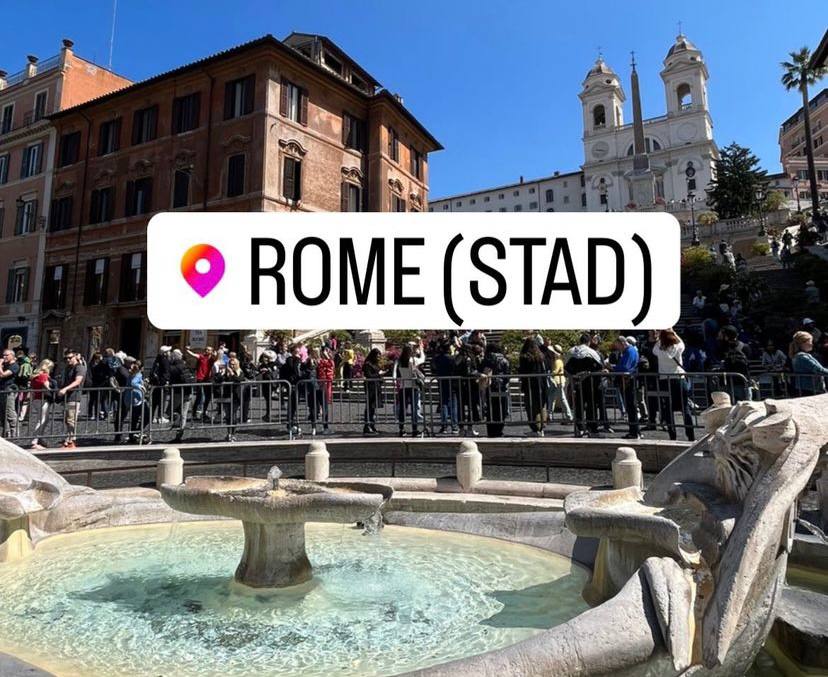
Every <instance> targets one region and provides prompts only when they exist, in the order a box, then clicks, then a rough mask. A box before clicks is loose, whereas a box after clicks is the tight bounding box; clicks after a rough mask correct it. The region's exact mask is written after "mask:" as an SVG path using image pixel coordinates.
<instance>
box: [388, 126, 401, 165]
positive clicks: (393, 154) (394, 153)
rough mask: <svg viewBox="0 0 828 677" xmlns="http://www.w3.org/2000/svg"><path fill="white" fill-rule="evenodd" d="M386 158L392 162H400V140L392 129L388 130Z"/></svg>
mask: <svg viewBox="0 0 828 677" xmlns="http://www.w3.org/2000/svg"><path fill="white" fill-rule="evenodd" d="M388 157H390V158H391V159H392V160H393V161H394V162H399V161H400V138H399V137H398V136H397V130H396V129H394V128H393V127H389V128H388Z"/></svg>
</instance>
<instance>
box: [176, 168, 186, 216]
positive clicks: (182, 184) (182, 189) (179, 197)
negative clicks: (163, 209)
mask: <svg viewBox="0 0 828 677" xmlns="http://www.w3.org/2000/svg"><path fill="white" fill-rule="evenodd" d="M189 204H190V171H189V170H185V169H176V170H175V176H174V177H173V205H172V206H173V209H178V208H179V207H186V206H187V205H189Z"/></svg>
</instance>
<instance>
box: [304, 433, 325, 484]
mask: <svg viewBox="0 0 828 677" xmlns="http://www.w3.org/2000/svg"><path fill="white" fill-rule="evenodd" d="M330 476H331V455H330V454H329V453H328V448H327V447H326V446H325V443H324V442H311V443H310V447H309V448H308V453H307V454H305V479H306V480H311V481H312V482H324V481H325V480H327V479H328V478H329V477H330Z"/></svg>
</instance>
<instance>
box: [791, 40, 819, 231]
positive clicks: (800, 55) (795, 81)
mask: <svg viewBox="0 0 828 677" xmlns="http://www.w3.org/2000/svg"><path fill="white" fill-rule="evenodd" d="M789 56H790V57H791V60H790V61H783V62H782V63H781V64H780V65H781V66H782V68H783V69H784V71H785V72H784V73H783V75H782V84H783V85H784V87H785V89H787V90H788V91H791V90H792V89H798V90H799V91H800V92H801V93H802V112H803V117H804V119H805V156H806V157H807V159H808V181H809V183H810V187H811V205H812V218H813V219H814V220H817V219H818V218H819V190H818V187H817V174H816V168H815V167H814V143H813V140H812V139H811V111H810V110H809V108H808V85H814V84H816V82H817V81H818V80H820V79H822V78H823V77H825V75H826V74H827V73H828V68H826V67H825V66H818V67H815V68H812V67H811V66H810V61H811V50H809V49H808V48H807V47H802V48H801V49H800V50H799V51H798V52H790V53H789Z"/></svg>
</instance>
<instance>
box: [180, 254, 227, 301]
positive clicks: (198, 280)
mask: <svg viewBox="0 0 828 677" xmlns="http://www.w3.org/2000/svg"><path fill="white" fill-rule="evenodd" d="M181 275H183V276H184V279H185V280H186V282H187V284H188V285H190V287H192V289H193V291H195V292H196V293H197V294H198V295H199V296H201V297H202V298H204V297H205V296H207V294H209V293H210V292H211V291H213V289H215V287H216V285H217V284H218V283H219V282H220V281H221V278H222V277H224V257H223V256H222V255H221V252H220V251H219V250H218V249H216V248H215V247H214V246H213V245H211V244H194V245H193V246H192V247H190V248H189V249H188V250H187V251H186V252H184V256H182V257H181Z"/></svg>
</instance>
